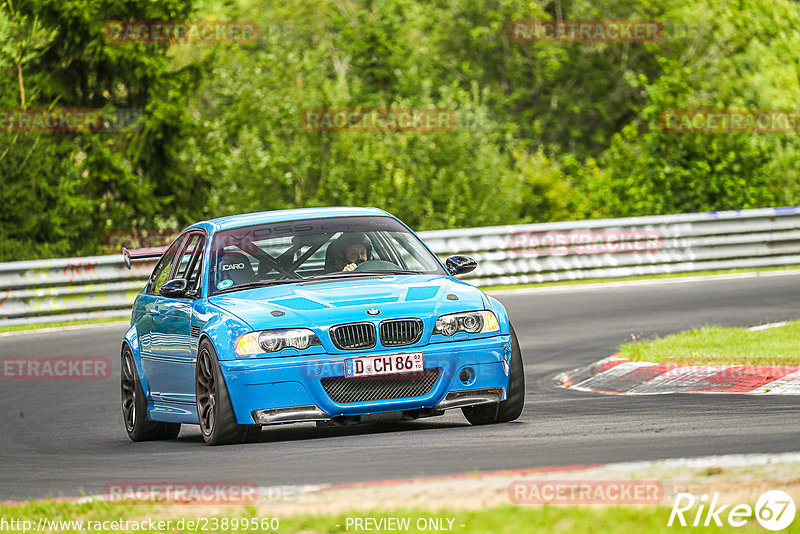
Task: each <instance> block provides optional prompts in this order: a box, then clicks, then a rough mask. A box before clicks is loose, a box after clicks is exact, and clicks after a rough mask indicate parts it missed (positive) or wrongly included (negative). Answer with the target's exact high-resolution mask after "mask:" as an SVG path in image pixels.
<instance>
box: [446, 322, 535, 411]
mask: <svg viewBox="0 0 800 534" xmlns="http://www.w3.org/2000/svg"><path fill="white" fill-rule="evenodd" d="M510 365H511V371H510V375H511V376H510V377H509V380H508V396H507V397H506V400H504V401H502V402H495V403H492V404H480V405H478V406H467V407H466V408H461V412H462V413H463V414H464V417H466V418H467V421H469V422H470V423H471V424H473V425H488V424H492V423H508V422H509V421H514V420H515V419H517V418H518V417H519V416H520V415H521V414H522V408H523V406H524V405H525V367H524V366H523V364H522V350H521V349H520V346H519V340H518V339H517V334H516V332H514V327H513V326H512V327H511V364H510Z"/></svg>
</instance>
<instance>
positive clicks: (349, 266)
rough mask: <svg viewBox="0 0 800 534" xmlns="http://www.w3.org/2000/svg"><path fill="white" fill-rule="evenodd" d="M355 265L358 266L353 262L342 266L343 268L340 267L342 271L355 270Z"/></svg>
mask: <svg viewBox="0 0 800 534" xmlns="http://www.w3.org/2000/svg"><path fill="white" fill-rule="evenodd" d="M356 267H358V265H356V264H355V263H349V264H347V265H345V266H344V269H342V271H355V269H356Z"/></svg>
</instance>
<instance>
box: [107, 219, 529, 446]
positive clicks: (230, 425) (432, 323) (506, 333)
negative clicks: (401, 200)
mask: <svg viewBox="0 0 800 534" xmlns="http://www.w3.org/2000/svg"><path fill="white" fill-rule="evenodd" d="M123 256H124V259H125V262H126V264H127V265H128V266H130V262H131V261H132V260H134V261H135V260H139V259H145V258H154V257H159V258H160V259H159V260H158V262H157V264H156V266H155V268H154V269H153V272H152V275H151V276H150V278H149V280H148V282H147V284H146V285H145V287H144V289H142V291H141V292H140V293H139V294H138V295H137V297H136V300H135V301H134V304H133V311H132V314H131V326H130V328H129V329H128V331H127V332H126V333H125V337H124V339H123V340H122V350H121V358H122V360H121V363H122V365H121V373H120V381H121V389H122V413H123V418H124V421H125V428H126V430H127V433H128V436H129V437H130V438H131V439H132V440H133V441H144V440H154V439H172V438H175V437H176V436H177V435H178V433H179V432H180V427H181V424H194V425H197V424H199V425H200V430H201V433H202V435H203V438H204V440H205V441H206V443H208V444H209V445H221V444H229V443H243V442H250V441H257V440H258V437H259V435H260V432H261V427H262V426H263V425H273V424H282V423H295V422H304V421H316V422H317V424H319V425H329V424H349V423H358V422H369V421H374V420H386V419H394V418H396V419H417V418H422V417H431V416H436V415H441V414H443V413H444V412H445V410H449V409H454V408H460V409H461V410H462V412H463V414H464V416H465V417H466V418H467V420H468V421H469V422H470V423H472V424H488V423H495V422H507V421H512V420H514V419H516V418H518V417H519V415H520V413H521V412H522V407H523V404H524V398H525V377H524V369H523V363H522V354H521V352H520V347H519V342H518V341H517V338H516V335H515V334H514V330H513V328H512V326H511V324H510V322H509V318H508V315H507V313H506V310H505V308H503V306H502V304H501V303H500V302H499V301H497V300H496V299H494V298H492V297H490V296H488V295H486V294H484V293H483V292H482V291H480V290H478V289H477V288H475V287H473V286H471V285H470V284H468V283H466V282H462V281H460V280H457V279H456V278H455V276H456V275H458V274H461V273H466V272H469V271H471V270H473V269H474V268H475V267H476V263H475V261H474V260H472V259H470V258H468V257H466V256H451V257H449V258H447V260H446V261H445V262H444V263H442V262H441V261H440V260H439V259H438V258H437V257H436V256H435V255H434V254H433V253H432V252H431V251H430V249H428V247H427V246H426V245H425V244H424V243H423V242H422V241H421V240H420V238H419V237H418V236H417V235H416V234H415V233H414V232H413V231H411V230H410V229H409V228H408V227H407V226H406V225H405V224H403V223H402V222H400V221H399V220H398V219H396V218H395V217H393V216H391V215H389V214H388V213H386V212H384V211H382V210H379V209H375V208H309V209H297V210H284V211H271V212H264V213H252V214H246V215H236V216H231V217H222V218H218V219H213V220H209V221H204V222H199V223H197V224H194V225H192V226H190V227H188V228H187V229H185V230H184V231H183V232H181V234H180V235H179V236H178V237H177V238H176V239H175V240H174V241H173V242H172V243H171V244H170V245H169V246H168V247H166V249H165V250H158V251H154V250H152V249H150V250H147V249H140V250H132V251H128V250H125V249H123Z"/></svg>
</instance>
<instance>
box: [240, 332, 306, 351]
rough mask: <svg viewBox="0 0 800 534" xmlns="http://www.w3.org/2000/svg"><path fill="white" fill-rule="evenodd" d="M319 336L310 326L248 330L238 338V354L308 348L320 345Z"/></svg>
mask: <svg viewBox="0 0 800 534" xmlns="http://www.w3.org/2000/svg"><path fill="white" fill-rule="evenodd" d="M319 344H320V342H319V338H318V337H317V335H316V334H315V333H314V332H312V331H311V330H309V329H308V328H287V329H283V330H260V331H258V332H248V333H247V334H244V335H242V336H240V337H239V339H237V340H236V354H237V355H239V356H248V355H250V354H257V353H260V352H278V351H279V350H281V349H285V348H293V349H297V350H303V349H307V348H308V347H311V346H313V345H319Z"/></svg>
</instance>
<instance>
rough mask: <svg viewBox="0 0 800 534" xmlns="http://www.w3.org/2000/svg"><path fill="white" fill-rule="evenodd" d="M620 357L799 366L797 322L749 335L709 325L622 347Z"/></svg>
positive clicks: (746, 331)
mask: <svg viewBox="0 0 800 534" xmlns="http://www.w3.org/2000/svg"><path fill="white" fill-rule="evenodd" d="M621 352H622V357H623V358H627V359H629V360H634V361H643V362H653V363H680V364H694V365H730V364H734V365H800V321H792V322H790V323H789V324H787V325H786V326H781V327H777V328H768V329H766V330H759V331H756V332H750V331H748V330H747V329H746V328H723V327H719V326H712V327H707V328H701V329H699V330H690V331H688V332H681V333H679V334H673V335H671V336H667V337H664V338H656V339H653V340H646V341H637V342H633V343H627V344H625V345H623V346H622V349H621Z"/></svg>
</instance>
